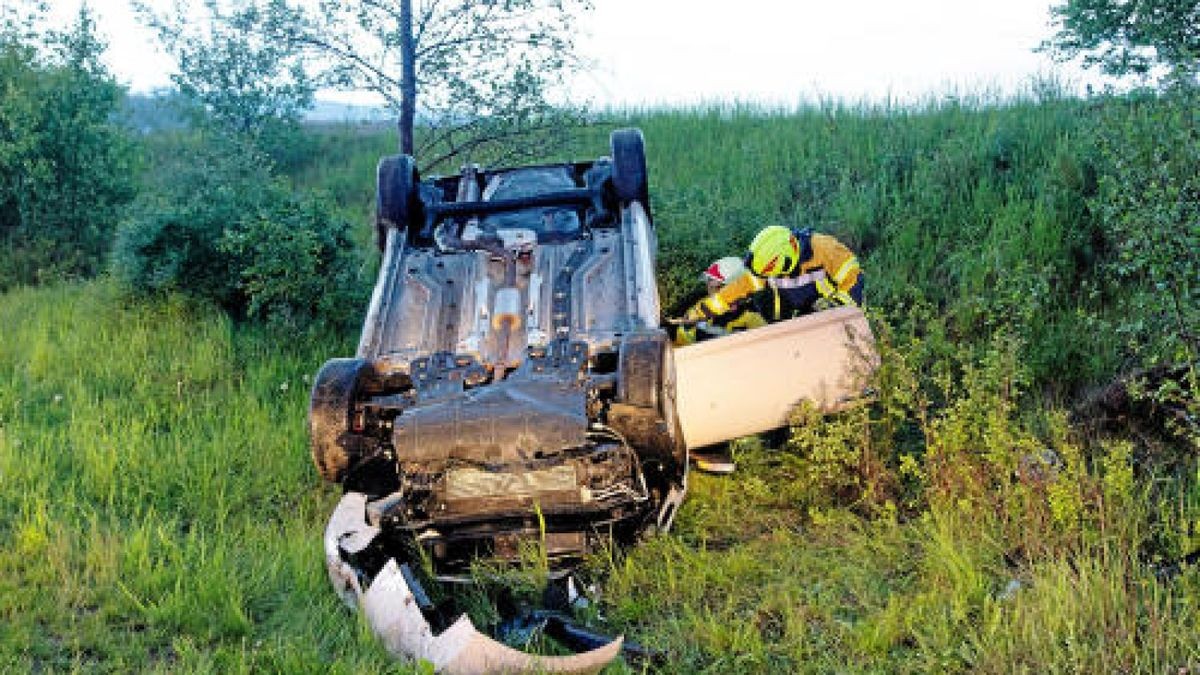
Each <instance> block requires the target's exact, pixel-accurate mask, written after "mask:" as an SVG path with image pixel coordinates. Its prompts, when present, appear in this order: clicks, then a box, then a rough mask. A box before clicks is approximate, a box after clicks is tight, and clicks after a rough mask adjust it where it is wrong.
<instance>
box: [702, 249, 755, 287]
mask: <svg viewBox="0 0 1200 675" xmlns="http://www.w3.org/2000/svg"><path fill="white" fill-rule="evenodd" d="M745 271H746V265H745V263H743V262H742V259H741V258H738V257H736V256H727V257H725V258H721V259H720V260H717V261H716V262H714V263H713V264H711V265H709V266H708V269H706V270H704V274H702V275H701V277H702V278H703V279H704V281H714V282H717V283H719V284H722V285H724V284H727V283H729V282H730V281H733V280H734V278H736V277H737V276H738V275H740V274H741V273H742V272H745Z"/></svg>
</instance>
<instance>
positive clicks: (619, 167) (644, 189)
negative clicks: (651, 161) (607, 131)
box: [609, 129, 650, 211]
mask: <svg viewBox="0 0 1200 675" xmlns="http://www.w3.org/2000/svg"><path fill="white" fill-rule="evenodd" d="M609 144H610V145H611V146H612V159H613V169H612V172H613V173H612V181H613V188H614V189H615V190H616V192H617V199H619V200H621V201H622V202H629V201H635V200H636V201H639V202H641V203H642V208H644V209H646V210H647V211H649V209H650V199H649V197H650V188H649V183H648V180H647V177H646V148H645V142H644V141H643V140H642V132H641V130H640V129H618V130H616V131H614V132H612V135H611V136H610V137H609Z"/></svg>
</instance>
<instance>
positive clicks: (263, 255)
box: [113, 135, 365, 324]
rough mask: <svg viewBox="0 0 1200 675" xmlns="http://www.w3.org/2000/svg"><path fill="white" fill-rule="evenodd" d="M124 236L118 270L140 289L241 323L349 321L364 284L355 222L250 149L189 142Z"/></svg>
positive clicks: (210, 139)
mask: <svg viewBox="0 0 1200 675" xmlns="http://www.w3.org/2000/svg"><path fill="white" fill-rule="evenodd" d="M164 155H167V156H169V157H170V159H168V160H166V161H165V162H164V163H163V165H162V166H161V167H160V171H159V172H158V174H157V176H156V177H155V179H154V181H153V182H152V184H151V185H150V186H149V187H148V189H147V191H146V194H145V195H144V196H143V198H142V199H140V200H139V202H138V204H136V205H135V215H134V216H133V217H132V218H131V219H130V220H129V221H127V222H125V223H123V224H122V226H121V228H120V230H119V231H118V233H117V240H116V245H115V248H114V252H113V272H114V274H115V275H116V276H117V278H118V279H120V280H121V281H123V282H124V283H125V284H126V285H127V286H128V287H129V288H130V289H132V290H134V291H135V292H139V293H160V292H168V291H174V292H181V293H184V294H187V295H191V296H194V297H199V298H204V299H207V300H210V301H213V302H215V303H217V304H218V305H220V306H221V307H223V308H224V309H226V310H227V311H228V312H230V313H231V314H232V315H233V316H235V317H237V318H250V319H266V320H273V321H283V322H285V323H292V324H296V323H303V322H307V321H312V320H314V319H317V320H321V321H325V322H329V323H333V324H341V323H344V322H346V321H348V320H350V318H351V317H353V316H355V315H357V313H358V312H359V311H360V310H361V307H362V304H363V303H362V300H363V293H364V291H363V290H362V289H364V288H365V284H362V283H360V282H359V279H358V271H359V268H360V265H361V261H360V256H361V254H360V253H359V249H358V248H357V247H355V245H354V243H353V240H352V238H351V234H350V226H349V225H348V224H347V223H345V222H343V221H341V220H339V219H336V218H335V217H334V215H333V210H332V207H330V206H329V205H328V203H327V202H326V201H324V200H322V199H319V198H316V197H312V196H305V195H301V194H298V193H295V192H293V191H292V190H291V189H289V188H288V187H287V186H286V184H285V183H284V182H283V181H281V180H280V179H277V178H275V177H273V176H272V175H271V171H270V163H269V161H267V160H266V159H265V158H264V157H263V156H262V155H261V154H260V153H259V152H258V151H256V150H255V149H254V147H253V146H252V145H249V144H248V143H245V142H243V141H238V140H235V139H232V138H230V137H223V136H207V135H199V136H192V137H187V138H185V139H181V142H180V143H179V144H178V146H177V147H175V148H174V150H173V152H171V151H169V152H166V153H164Z"/></svg>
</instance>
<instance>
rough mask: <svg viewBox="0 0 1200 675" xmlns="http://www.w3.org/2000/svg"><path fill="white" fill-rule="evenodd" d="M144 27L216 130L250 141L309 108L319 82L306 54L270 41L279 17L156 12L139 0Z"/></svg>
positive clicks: (179, 7) (182, 7) (184, 8)
mask: <svg viewBox="0 0 1200 675" xmlns="http://www.w3.org/2000/svg"><path fill="white" fill-rule="evenodd" d="M133 4H134V7H135V8H136V9H137V12H138V14H139V16H140V17H141V19H142V21H143V22H144V23H145V24H146V25H148V26H150V27H151V28H152V29H154V31H155V32H157V33H158V36H159V39H160V40H161V41H162V44H163V46H164V48H165V49H166V50H167V52H168V53H169V54H171V56H173V57H174V58H175V60H176V62H177V66H178V71H177V72H176V73H174V74H173V75H172V76H171V79H172V81H173V82H174V83H175V85H176V86H177V87H178V88H179V91H180V93H181V94H182V95H183V96H185V97H186V98H187V99H189V100H191V101H192V102H193V103H195V104H196V105H197V106H198V107H199V108H200V110H201V111H203V114H204V115H206V116H207V118H201V119H208V120H211V121H212V122H215V124H216V126H217V127H218V128H221V129H223V130H225V131H228V132H232V133H234V134H238V135H245V136H248V137H251V138H261V137H263V136H269V135H270V134H271V133H272V132H274V131H277V130H278V129H279V127H281V126H282V127H290V126H294V125H295V124H297V123H298V122H299V121H300V118H301V117H302V116H303V114H304V111H306V110H308V109H309V108H310V107H311V106H312V101H313V93H314V91H315V89H316V84H315V82H314V81H313V79H312V78H311V77H310V75H309V72H308V71H309V69H308V68H307V64H306V63H305V62H304V58H303V55H302V54H300V53H298V52H297V50H295V49H292V48H290V47H289V45H287V44H281V43H279V42H277V41H275V40H273V39H272V37H271V36H272V34H273V33H275V32H277V29H276V28H275V27H272V26H270V25H268V23H269V22H270V21H272V20H273V19H274V17H275V15H274V14H271V13H265V12H263V11H261V10H260V8H259V7H257V6H255V5H254V4H249V5H245V4H244V3H243V4H242V5H241V6H238V7H233V6H230V5H229V3H227V2H222V1H221V0H204V3H203V5H202V6H200V7H199V8H197V10H198V12H199V14H195V13H194V12H193V10H192V6H193V4H194V3H188V2H184V1H183V0H176V2H175V5H174V8H173V11H170V12H166V13H158V12H155V11H154V10H153V9H152V8H151V7H150V6H149V5H147V4H146V3H144V2H140V1H139V0H134V3H133Z"/></svg>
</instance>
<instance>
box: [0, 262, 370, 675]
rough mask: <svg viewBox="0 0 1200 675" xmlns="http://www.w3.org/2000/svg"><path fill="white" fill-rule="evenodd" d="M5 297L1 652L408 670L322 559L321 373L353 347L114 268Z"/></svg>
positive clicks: (0, 373)
mask: <svg viewBox="0 0 1200 675" xmlns="http://www.w3.org/2000/svg"><path fill="white" fill-rule="evenodd" d="M0 300H2V301H0V325H3V326H4V327H5V330H4V340H3V346H2V347H0V483H2V486H3V487H2V489H0V512H2V513H4V514H5V515H4V517H3V518H0V589H3V592H2V593H0V623H2V624H3V625H4V630H0V666H2V667H4V668H5V669H13V670H16V671H65V670H85V671H92V670H96V671H101V672H129V671H143V670H149V671H162V672H177V671H183V672H213V671H222V672H225V671H232V672H252V671H253V672H258V671H281V672H292V671H314V672H317V671H319V672H325V671H326V670H327V668H326V664H333V665H334V666H335V668H334V670H337V671H342V672H349V671H361V670H385V669H388V668H390V667H391V665H390V662H389V661H388V660H387V659H386V658H384V656H383V655H382V654H381V653H380V650H379V648H378V647H377V646H376V645H375V644H374V642H373V641H372V640H370V639H368V638H364V636H363V635H362V634H361V632H360V631H359V629H358V628H357V627H356V625H355V623H354V621H353V620H352V619H351V618H350V617H349V616H348V615H346V614H345V613H344V612H343V611H342V610H341V608H340V607H339V605H338V602H337V601H336V599H335V598H334V597H333V596H331V594H330V593H328V581H327V580H326V578H325V575H324V572H323V569H322V565H321V564H320V561H321V559H322V553H321V547H320V531H321V529H322V527H323V523H324V521H325V519H326V518H327V517H328V512H329V509H330V508H331V507H332V504H333V503H334V501H336V496H335V495H334V494H331V492H330V491H328V490H325V489H322V488H321V487H320V486H319V485H318V481H317V479H316V477H315V475H314V474H313V472H312V471H311V469H310V467H309V462H308V459H307V457H306V452H305V447H306V439H305V431H304V414H305V410H306V406H307V397H308V396H307V395H308V378H309V377H310V376H311V374H312V373H313V372H315V369H316V368H317V367H318V366H319V365H320V363H321V362H322V361H323V359H324V358H325V356H326V354H328V353H330V352H333V351H337V350H338V349H339V348H341V349H347V348H348V345H347V343H345V342H344V341H339V340H338V339H337V338H335V337H332V336H307V337H302V338H301V339H299V340H297V339H296V336H294V335H286V336H285V335H270V334H267V333H263V332H260V331H256V330H252V329H246V328H242V327H238V326H234V325H232V324H231V323H230V322H229V321H228V320H227V319H225V318H224V317H223V316H222V315H220V314H219V313H218V312H216V311H214V310H212V309H210V308H204V307H194V306H188V305H186V304H184V303H182V302H180V301H176V300H165V301H163V302H159V303H151V304H148V305H134V304H126V303H125V301H124V300H122V298H121V297H120V296H119V295H118V294H117V293H116V292H115V291H114V290H113V289H111V288H110V287H109V286H108V285H107V284H103V283H101V284H95V285H89V286H64V287H57V288H53V289H45V290H37V291H34V290H23V291H15V292H12V293H9V294H7V295H5V296H4V297H3V298H2V299H0Z"/></svg>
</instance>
